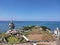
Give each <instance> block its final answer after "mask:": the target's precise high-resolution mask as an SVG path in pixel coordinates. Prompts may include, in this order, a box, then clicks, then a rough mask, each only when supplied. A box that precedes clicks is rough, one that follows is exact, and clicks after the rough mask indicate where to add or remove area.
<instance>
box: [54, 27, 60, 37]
mask: <svg viewBox="0 0 60 45" xmlns="http://www.w3.org/2000/svg"><path fill="white" fill-rule="evenodd" d="M54 34H55V35H56V36H58V37H60V30H59V28H58V27H57V28H56V30H54Z"/></svg>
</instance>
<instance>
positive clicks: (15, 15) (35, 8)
mask: <svg viewBox="0 0 60 45" xmlns="http://www.w3.org/2000/svg"><path fill="white" fill-rule="evenodd" d="M12 19H13V20H16V21H60V1H59V0H0V20H12Z"/></svg>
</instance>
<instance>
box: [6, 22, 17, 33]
mask: <svg viewBox="0 0 60 45" xmlns="http://www.w3.org/2000/svg"><path fill="white" fill-rule="evenodd" d="M8 26H9V30H8V31H7V32H6V34H16V33H17V31H16V29H15V25H14V23H13V21H11V22H10V23H9V25H8Z"/></svg>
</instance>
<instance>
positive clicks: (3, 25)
mask: <svg viewBox="0 0 60 45" xmlns="http://www.w3.org/2000/svg"><path fill="white" fill-rule="evenodd" d="M13 22H14V24H15V29H16V30H18V29H19V28H22V27H23V26H32V25H37V26H47V27H49V28H50V29H51V30H52V31H54V30H55V29H56V28H57V27H59V28H60V21H13ZM9 23H10V21H0V33H2V32H6V31H8V30H9V28H8V27H9V26H8V25H9Z"/></svg>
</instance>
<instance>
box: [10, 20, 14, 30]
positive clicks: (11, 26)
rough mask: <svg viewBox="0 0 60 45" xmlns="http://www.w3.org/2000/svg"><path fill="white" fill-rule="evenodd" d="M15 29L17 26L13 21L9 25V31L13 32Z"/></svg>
mask: <svg viewBox="0 0 60 45" xmlns="http://www.w3.org/2000/svg"><path fill="white" fill-rule="evenodd" d="M14 28H15V25H14V23H13V20H12V21H11V22H10V23H9V30H13V29H14Z"/></svg>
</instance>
